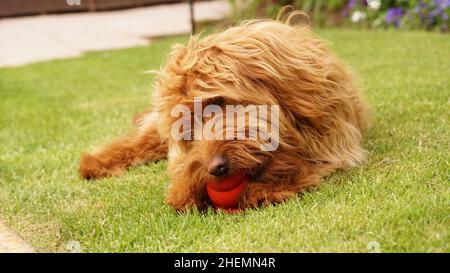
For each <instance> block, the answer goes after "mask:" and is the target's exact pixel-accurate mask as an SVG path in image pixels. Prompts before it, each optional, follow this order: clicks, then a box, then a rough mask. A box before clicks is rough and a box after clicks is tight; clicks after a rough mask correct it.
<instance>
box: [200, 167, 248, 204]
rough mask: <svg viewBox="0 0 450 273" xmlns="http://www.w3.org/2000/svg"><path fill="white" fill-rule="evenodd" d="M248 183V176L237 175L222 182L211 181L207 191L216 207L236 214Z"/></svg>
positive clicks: (207, 185)
mask: <svg viewBox="0 0 450 273" xmlns="http://www.w3.org/2000/svg"><path fill="white" fill-rule="evenodd" d="M247 182H248V177H247V175H246V174H243V173H242V174H236V175H232V176H229V177H227V178H225V179H223V180H220V181H209V182H208V183H206V190H207V192H208V196H209V198H210V199H211V201H212V203H213V204H214V207H216V208H218V209H225V210H227V211H230V212H236V210H235V209H236V208H237V207H238V205H239V196H240V195H241V192H242V191H243V190H244V188H245V185H246V184H247Z"/></svg>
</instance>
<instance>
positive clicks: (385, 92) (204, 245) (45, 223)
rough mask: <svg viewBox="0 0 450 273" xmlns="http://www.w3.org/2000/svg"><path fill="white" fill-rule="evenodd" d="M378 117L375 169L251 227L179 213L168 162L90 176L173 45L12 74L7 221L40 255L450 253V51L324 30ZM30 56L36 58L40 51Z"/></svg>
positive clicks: (247, 218) (268, 212) (435, 41)
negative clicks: (91, 161) (82, 174)
mask: <svg viewBox="0 0 450 273" xmlns="http://www.w3.org/2000/svg"><path fill="white" fill-rule="evenodd" d="M319 34H320V35H321V36H322V37H324V38H325V39H327V40H329V41H330V43H331V47H332V48H333V50H334V51H335V52H336V54H337V55H339V56H340V57H341V58H342V59H343V60H344V62H345V63H347V64H349V65H350V66H351V67H352V69H353V70H354V71H356V73H357V74H358V75H359V79H360V84H361V86H362V87H363V89H364V90H365V94H366V95H365V96H366V98H367V101H368V102H369V104H370V105H371V108H372V120H373V125H372V128H371V129H370V131H369V132H368V134H367V135H366V140H365V144H364V146H365V147H366V148H367V150H369V151H370V157H369V160H368V163H367V164H366V165H365V166H363V167H361V168H357V169H353V170H351V171H349V172H338V173H335V174H334V175H332V176H331V177H328V178H327V179H325V180H324V182H323V184H322V185H321V186H320V187H319V188H318V189H317V190H315V191H311V192H309V193H306V194H303V195H301V196H299V197H298V198H296V199H293V200H290V201H288V202H286V203H285V204H282V205H278V206H271V207H267V208H264V209H259V210H254V211H248V212H247V213H245V214H242V215H225V214H215V213H212V212H209V213H207V214H200V213H196V212H190V213H187V214H184V215H179V214H177V213H175V212H174V211H173V210H172V209H171V208H170V207H169V206H168V205H166V204H165V203H164V192H165V188H166V185H167V182H168V178H167V175H166V173H165V168H166V162H164V161H163V162H159V163H157V164H150V165H147V166H141V167H137V168H133V169H132V170H130V171H129V172H128V173H126V174H125V175H124V176H123V177H120V178H111V179H105V180H102V181H98V182H87V181H83V180H81V179H79V177H78V163H79V158H80V155H81V153H82V152H83V151H86V150H91V149H93V148H94V147H96V146H98V145H101V144H103V143H105V142H107V141H108V140H111V139H113V138H115V137H117V136H119V135H122V134H125V133H126V132H127V131H128V129H129V128H130V127H131V120H132V116H133V114H134V113H136V112H138V111H141V110H143V109H145V108H146V107H147V106H148V104H149V103H150V99H151V92H152V86H151V82H152V76H151V75H148V74H144V73H141V72H143V71H146V70H149V69H157V68H159V67H160V65H161V63H162V61H163V60H164V56H165V54H166V53H167V52H168V51H169V49H170V45H171V44H172V43H174V42H185V41H186V40H187V37H186V36H183V37H176V38H167V39H162V40H159V41H156V42H154V43H153V45H151V46H149V47H139V48H133V49H126V50H118V51H108V52H96V53H90V54H87V55H85V56H84V57H81V58H76V59H69V60H62V61H53V62H47V63H40V64H34V65H28V66H25V67H20V68H8V69H0V106H1V107H0V128H1V129H0V143H1V145H0V215H1V217H3V219H4V221H5V222H6V223H7V224H8V225H9V226H10V227H11V228H12V229H14V230H15V231H16V232H17V233H19V234H20V235H21V236H22V237H23V238H25V240H27V241H28V242H29V243H31V244H32V245H33V246H34V247H35V248H36V249H37V250H38V251H50V252H53V251H68V244H69V246H70V245H71V244H73V243H69V242H71V241H77V242H79V243H80V245H81V248H82V251H84V252H103V251H114V252H116V251H119V252H122V251H132V252H160V251H162V252H175V251H177V252H178V251H181V252H191V251H192V252H203V251H207V252H219V251H220V252H222V251H225V252H229V251H230V252H241V251H251V252H279V251H280V252H316V251H320V252H331V251H333V252H334V251H338V252H347V251H350V252H367V251H368V249H367V246H368V244H369V242H372V241H374V242H376V243H372V244H377V243H378V244H379V245H380V250H381V251H382V252H416V251H420V252H422V251H423V252H438V251H445V252H449V251H450V218H449V217H450V182H449V179H450V173H449V169H450V168H449V154H450V149H449V143H450V139H449V138H450V124H449V118H450V61H449V60H450V39H449V36H448V35H443V34H437V33H425V32H395V31H385V32H366V31H354V30H321V31H319ZM30 50H32V49H30Z"/></svg>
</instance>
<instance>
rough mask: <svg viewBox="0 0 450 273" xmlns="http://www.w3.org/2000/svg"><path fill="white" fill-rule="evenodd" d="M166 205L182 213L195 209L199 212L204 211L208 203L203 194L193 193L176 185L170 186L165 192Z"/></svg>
mask: <svg viewBox="0 0 450 273" xmlns="http://www.w3.org/2000/svg"><path fill="white" fill-rule="evenodd" d="M166 203H167V204H169V205H170V206H172V207H173V208H174V209H175V210H176V211H180V212H184V211H188V210H190V209H193V208H196V209H197V210H199V211H203V210H206V209H207V207H208V202H207V201H206V198H205V193H203V192H193V191H192V190H189V189H186V188H184V187H177V184H170V185H169V187H168V190H167V195H166Z"/></svg>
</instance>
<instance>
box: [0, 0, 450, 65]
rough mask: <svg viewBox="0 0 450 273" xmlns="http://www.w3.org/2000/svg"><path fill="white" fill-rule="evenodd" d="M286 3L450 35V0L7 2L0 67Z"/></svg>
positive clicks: (120, 44)
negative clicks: (449, 18) (449, 25)
mask: <svg viewBox="0 0 450 273" xmlns="http://www.w3.org/2000/svg"><path fill="white" fill-rule="evenodd" d="M285 5H292V6H293V7H295V8H296V9H299V10H302V11H304V12H306V13H308V14H309V16H310V18H311V21H312V24H313V25H314V27H320V28H330V27H331V28H336V27H339V28H360V29H396V30H417V29H421V30H427V31H434V32H445V33H448V31H449V28H448V17H449V15H450V0H279V1H275V0H213V1H207V0H203V1H201V0H197V1H195V0H190V1H188V0H184V1H183V0H37V1H34V0H2V1H0V41H1V43H0V67H7V66H17V65H24V64H28V63H32V62H37V61H46V60H52V59H59V58H67V57H74V56H79V55H80V54H81V53H82V52H85V51H95V50H108V49H117V48H126V47H133V46H140V45H146V44H148V43H149V42H150V40H151V39H152V38H155V37H163V36H171V35H179V34H184V33H189V32H195V31H200V30H202V29H204V28H205V27H212V28H216V27H225V26H229V25H232V24H235V23H237V22H239V21H242V20H244V19H247V18H273V17H274V16H275V14H276V13H277V12H278V10H279V9H280V8H281V7H283V6H285ZM30 48H32V50H29V49H30Z"/></svg>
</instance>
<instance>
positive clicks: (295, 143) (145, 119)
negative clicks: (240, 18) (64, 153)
mask: <svg viewBox="0 0 450 273" xmlns="http://www.w3.org/2000/svg"><path fill="white" fill-rule="evenodd" d="M299 15H301V14H300V13H298V12H295V11H294V12H291V13H289V14H287V15H284V16H279V18H278V19H277V20H249V21H245V22H243V23H242V24H240V25H238V26H234V27H231V28H229V29H227V30H225V31H223V32H221V33H217V34H211V35H209V36H207V37H204V38H200V37H199V36H191V38H190V40H189V42H188V44H187V45H176V46H174V47H173V49H172V51H171V53H170V54H169V56H168V59H167V61H166V63H165V65H164V66H163V67H162V68H161V69H160V71H158V72H157V76H156V80H155V84H154V92H153V94H154V99H153V100H152V108H151V110H150V111H147V112H145V113H142V114H139V115H138V116H136V117H135V124H136V126H135V129H134V130H133V131H132V132H130V133H129V134H128V135H126V136H125V137H122V138H119V139H117V140H115V141H113V142H112V143H109V144H107V145H105V146H103V147H101V148H100V149H98V150H96V151H94V152H92V153H89V154H84V155H83V156H82V158H81V163H80V175H81V176H82V177H83V178H85V179H99V178H104V177H111V176H118V175H121V174H122V173H123V172H124V171H125V170H126V169H127V168H129V167H130V166H135V165H138V164H142V163H146V162H152V161H157V160H162V159H168V175H169V178H170V181H171V182H170V184H169V186H168V188H167V194H166V201H167V203H168V204H170V205H171V206H172V207H173V208H174V209H176V210H177V211H185V210H188V209H191V208H194V207H196V208H197V209H199V210H204V209H206V208H207V207H208V206H209V205H210V204H211V202H210V201H209V198H208V195H207V192H206V190H205V185H206V183H207V182H208V181H211V180H212V181H219V182H220V180H221V179H223V178H224V177H228V176H230V175H233V174H236V173H242V172H244V173H245V174H246V176H247V177H248V183H247V185H246V187H245V189H244V191H243V192H242V193H241V195H240V198H239V207H240V208H243V209H245V208H257V207H260V206H263V205H266V204H276V203H280V202H284V201H285V200H287V199H289V198H292V197H295V196H297V195H298V193H301V192H302V191H304V190H306V189H308V188H310V187H313V186H316V185H317V184H319V182H320V181H321V179H322V178H323V177H325V176H327V175H329V174H331V173H332V172H333V171H335V170H338V169H341V170H348V169H349V168H351V167H355V166H358V165H360V164H362V163H363V162H364V161H365V158H366V151H365V150H364V149H363V148H362V140H363V133H364V131H365V130H366V129H367V128H368V123H369V119H368V110H367V106H366V104H365V103H364V101H363V99H362V95H361V93H360V91H359V88H358V87H357V85H356V84H355V81H354V78H353V76H352V75H351V73H350V72H349V71H348V70H347V69H346V67H345V66H344V65H343V64H342V63H341V62H340V61H339V60H338V59H337V57H335V55H333V53H332V52H331V51H330V50H329V48H328V46H327V43H326V42H325V41H323V40H322V39H320V38H318V37H317V36H316V35H315V34H314V33H313V31H312V29H311V27H310V26H309V25H305V24H295V23H294V21H295V19H294V18H295V17H296V16H299ZM196 99H197V100H198V99H201V102H200V103H201V106H203V107H207V106H208V105H216V106H218V107H219V108H220V109H223V110H225V108H226V106H229V105H243V106H249V105H255V106H261V105H268V106H277V107H278V109H279V111H278V115H277V117H276V119H277V122H278V126H277V128H276V131H277V133H278V136H277V138H276V149H261V147H262V144H264V143H267V138H263V137H260V136H258V137H256V138H253V139H228V138H227V139H200V140H195V139H193V138H192V134H193V133H194V132H193V131H195V130H193V129H192V128H190V130H187V132H184V133H183V134H187V135H188V137H187V138H181V139H180V138H175V137H174V136H173V133H174V130H173V125H174V124H175V123H177V122H179V117H177V116H174V115H173V109H174V107H177V105H184V106H185V109H188V110H192V109H193V108H194V107H195V105H194V104H195V103H196ZM188 117H192V113H191V114H189V115H188ZM194 119H195V120H194V121H192V123H191V121H188V122H187V123H184V125H186V127H192V126H189V125H192V124H193V123H200V124H205V123H206V122H209V121H211V117H210V118H208V117H200V120H199V118H195V117H194ZM245 121H246V125H243V126H244V127H245V128H244V129H249V128H250V127H251V126H253V125H255V124H251V121H249V118H246V119H245ZM265 121H266V122H267V124H268V125H271V124H272V123H274V121H275V119H273V118H266V119H265ZM253 123H254V120H253ZM193 127H195V126H193ZM216 127H217V129H218V131H220V129H223V128H221V127H220V126H216ZM226 130H229V128H228V129H225V131H226ZM175 131H176V130H175ZM222 131H224V130H222ZM235 131H236V130H234V132H235Z"/></svg>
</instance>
